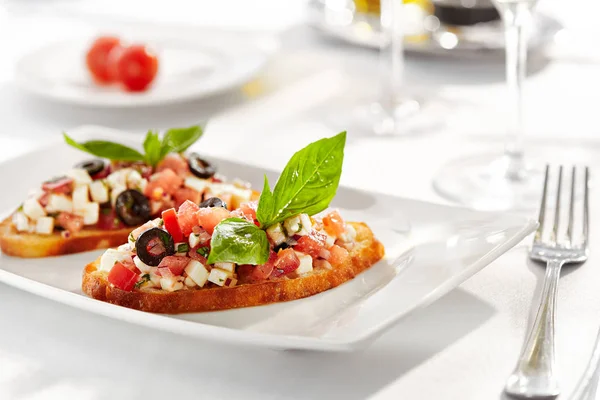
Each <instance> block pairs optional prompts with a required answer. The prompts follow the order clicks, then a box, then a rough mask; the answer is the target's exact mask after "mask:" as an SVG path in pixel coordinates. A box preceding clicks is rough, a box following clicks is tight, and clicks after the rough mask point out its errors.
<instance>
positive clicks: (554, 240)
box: [504, 166, 589, 398]
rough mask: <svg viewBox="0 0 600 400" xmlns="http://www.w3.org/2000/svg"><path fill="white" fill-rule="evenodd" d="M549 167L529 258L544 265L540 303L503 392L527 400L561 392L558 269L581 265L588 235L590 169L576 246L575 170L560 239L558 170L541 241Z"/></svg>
mask: <svg viewBox="0 0 600 400" xmlns="http://www.w3.org/2000/svg"><path fill="white" fill-rule="evenodd" d="M549 172H550V167H549V166H546V176H545V178H544V190H543V194H542V203H541V205H540V213H539V218H538V221H539V228H538V230H537V231H536V233H535V237H534V239H533V245H532V246H531V250H530V252H529V258H531V259H532V260H535V261H541V262H545V263H546V264H547V266H546V275H545V277H544V284H543V287H542V294H541V301H540V305H539V307H538V310H537V312H536V315H535V320H534V322H533V325H532V326H531V329H530V331H529V332H528V334H527V336H526V340H525V343H524V345H523V349H522V350H521V355H520V356H519V360H518V362H517V366H516V368H515V370H514V372H513V373H512V374H511V375H510V376H509V377H508V380H507V381H506V386H505V388H504V390H505V391H506V393H508V394H510V395H512V396H517V397H526V398H539V397H555V396H558V394H559V392H560V390H559V387H558V382H557V379H556V376H555V374H554V310H555V308H556V293H557V291H558V278H559V277H560V269H561V267H562V266H563V265H564V264H571V263H583V262H585V261H586V260H587V257H588V232H589V200H588V198H589V196H588V186H589V169H588V168H587V167H586V168H585V177H584V182H583V187H584V189H583V190H584V198H583V215H582V218H583V221H582V232H581V238H580V240H579V241H578V243H575V238H576V237H575V235H574V220H575V215H574V214H575V192H576V181H577V180H576V176H577V173H576V172H577V169H576V168H575V167H573V168H572V173H571V176H572V178H571V193H570V200H569V208H568V210H569V211H568V212H569V214H568V223H567V230H566V235H564V236H565V237H564V238H561V235H560V230H559V228H560V227H561V226H560V219H561V218H560V217H561V213H560V210H561V196H560V194H561V191H562V186H563V185H562V183H563V167H562V166H561V167H560V168H559V175H558V187H557V190H556V208H555V212H554V218H553V221H554V222H553V224H552V229H551V232H550V237H549V238H545V237H544V227H545V225H546V224H545V219H546V212H547V210H546V203H547V202H548V180H549Z"/></svg>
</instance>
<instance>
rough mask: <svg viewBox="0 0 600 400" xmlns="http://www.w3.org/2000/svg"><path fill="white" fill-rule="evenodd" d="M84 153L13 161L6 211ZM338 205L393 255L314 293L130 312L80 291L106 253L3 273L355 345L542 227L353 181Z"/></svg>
mask: <svg viewBox="0 0 600 400" xmlns="http://www.w3.org/2000/svg"><path fill="white" fill-rule="evenodd" d="M71 134H73V136H74V137H75V138H77V139H91V138H95V139H98V138H111V139H113V140H117V139H118V140H120V141H121V142H126V140H124V137H123V136H124V135H125V133H123V132H118V131H113V130H110V129H106V128H100V127H82V128H79V129H77V130H73V131H71ZM84 158H86V156H85V155H84V154H82V153H80V152H78V151H77V150H74V149H71V148H69V147H68V146H66V145H64V144H63V143H58V142H57V143H55V144H52V145H49V146H47V147H45V148H42V149H39V150H36V151H34V152H30V153H28V154H25V155H23V156H20V157H18V158H15V159H13V160H9V161H7V162H5V163H4V164H2V166H1V168H2V170H3V171H27V172H26V173H25V172H22V173H19V174H3V175H2V176H0V185H2V187H11V188H13V190H11V191H10V192H7V193H5V196H3V197H2V198H1V199H0V210H4V211H5V212H6V213H8V212H10V211H11V209H13V208H14V207H15V205H17V204H19V203H20V202H21V201H22V200H23V198H24V196H25V195H26V193H27V191H28V190H29V189H30V188H32V187H35V186H36V185H38V184H39V182H40V181H42V180H44V179H46V178H47V177H48V176H52V175H53V174H59V173H60V172H61V171H64V170H65V169H67V168H70V167H71V166H72V165H73V164H74V163H75V162H77V161H81V160H82V159H84ZM215 161H216V163H217V165H218V168H219V171H221V173H223V174H225V175H227V176H230V177H234V176H238V177H240V178H242V179H246V180H249V181H250V182H251V183H252V184H253V185H255V187H259V186H260V183H261V182H262V176H263V174H264V173H267V175H269V176H270V178H271V179H273V181H274V179H275V178H276V176H277V174H276V173H273V172H271V171H265V170H263V169H260V168H255V167H252V166H249V165H241V164H236V163H232V162H228V161H225V160H215ZM32 165H35V166H36V168H31V166H32ZM333 206H336V207H339V208H340V209H341V211H342V214H343V215H344V216H345V217H346V218H347V219H348V220H361V221H365V222H367V223H368V224H369V225H370V226H371V227H372V229H373V230H374V232H375V234H376V236H377V237H378V238H379V239H380V240H382V242H383V243H384V245H385V246H386V257H385V259H384V260H382V261H381V262H379V263H377V264H376V265H375V266H373V267H372V268H371V269H369V270H368V271H366V272H365V273H362V274H360V275H359V276H358V277H357V278H355V279H354V280H352V281H350V282H347V283H345V284H344V285H342V286H340V287H338V288H335V289H333V290H330V291H327V292H324V293H321V294H318V295H316V296H313V297H310V298H307V299H302V300H296V301H292V302H287V303H280V304H273V305H268V306H261V307H253V308H247V309H239V310H230V311H222V312H213V313H197V314H187V315H178V316H164V315H154V314H149V313H143V312H139V311H135V310H130V309H126V308H122V307H118V306H114V305H111V304H106V303H102V302H100V301H96V300H93V299H90V298H87V297H86V296H84V295H83V294H82V293H81V290H80V283H81V272H82V269H83V267H84V265H85V264H86V263H88V262H89V261H91V260H93V259H95V258H96V257H97V256H98V255H100V254H101V253H102V252H101V251H94V252H88V253H83V254H75V255H70V256H63V257H52V258H46V259H29V260H26V259H18V258H13V257H8V256H5V255H0V281H2V282H5V283H7V284H9V285H13V286H15V287H18V288H21V289H24V290H27V291H30V292H32V293H36V294H39V295H41V296H44V297H47V298H50V299H53V300H56V301H60V302H63V303H66V304H69V305H72V306H75V307H79V308H82V309H84V310H88V311H91V312H95V313H98V314H102V315H106V316H109V317H112V318H116V319H121V320H125V321H129V322H133V323H137V324H140V325H145V326H148V327H152V328H157V329H161V330H165V331H170V332H174V333H179V334H184V335H189V336H193V337H197V338H204V339H209V340H216V341H224V342H236V343H246V344H252V345H258V346H266V347H272V348H282V349H313V350H330V351H340V350H352V349H356V348H359V347H362V346H364V345H366V344H367V343H369V342H370V341H371V340H372V339H374V338H376V337H377V336H378V335H379V334H381V333H383V332H384V331H385V329H387V328H388V327H390V326H391V325H392V324H393V323H395V322H397V321H398V320H400V319H401V318H402V317H404V316H406V315H407V314H408V313H410V312H411V311H414V310H416V309H418V308H420V307H423V306H425V305H427V304H429V303H431V302H432V301H434V300H436V299H438V298H440V297H441V296H442V295H444V294H446V293H448V292H449V291H450V290H451V289H453V288H454V287H456V286H458V285H459V284H460V283H462V282H463V281H464V280H466V279H467V278H468V277H470V276H471V275H473V274H474V273H476V272H477V271H479V270H480V269H481V268H483V267H484V266H486V265H487V264H489V263H490V262H491V261H493V260H494V259H495V258H497V257H498V256H500V255H501V254H502V253H504V252H506V251H507V250H508V249H510V248H511V247H512V246H514V245H516V244H517V243H518V242H519V241H521V240H522V239H523V238H524V237H525V236H526V235H527V234H529V233H530V232H532V231H533V229H534V227H535V222H532V221H529V220H527V219H525V218H523V217H518V216H510V215H499V214H492V213H481V212H475V211H469V210H464V209H459V208H452V207H446V206H440V205H434V204H429V203H425V202H420V201H413V200H405V199H401V198H395V197H392V196H386V195H381V194H376V193H366V192H361V191H358V190H354V189H350V188H340V190H339V191H338V195H337V197H336V199H335V200H334V204H333ZM407 216H409V217H408V218H407Z"/></svg>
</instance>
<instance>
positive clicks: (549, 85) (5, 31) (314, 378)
mask: <svg viewBox="0 0 600 400" xmlns="http://www.w3.org/2000/svg"><path fill="white" fill-rule="evenodd" d="M123 3H124V2H117V1H106V2H103V7H104V5H105V7H104V8H103V11H98V10H97V9H96V8H97V6H96V7H94V6H93V5H91V2H87V1H79V2H74V1H53V2H49V3H42V2H27V3H24V2H16V1H4V2H0V48H1V49H2V51H3V56H2V57H1V58H0V110H2V111H1V112H0V115H1V116H2V117H1V120H2V126H1V127H0V159H6V158H8V157H13V156H15V155H16V154H20V153H22V152H25V151H27V150H29V149H31V148H33V147H36V146H40V145H42V144H43V143H44V142H46V141H49V140H53V139H55V138H56V136H57V135H58V134H59V133H60V132H61V131H62V130H68V129H69V128H72V127H75V126H77V125H81V124H89V123H94V124H102V125H108V126H112V127H117V128H123V129H127V130H129V131H131V132H132V133H133V134H140V133H141V132H143V131H144V130H146V129H147V128H149V127H152V128H166V127H170V126H177V125H179V126H183V125H185V124H188V123H194V122H196V121H198V120H199V119H202V118H207V117H209V116H210V117H211V123H210V125H209V129H208V130H207V132H208V133H207V135H206V137H205V138H204V139H203V141H205V142H206V147H205V148H206V149H207V151H208V152H210V153H211V154H213V153H214V154H215V155H224V156H231V155H235V157H238V158H241V159H242V160H243V161H247V162H250V163H253V164H259V165H262V166H265V167H272V168H281V167H282V166H283V164H284V163H285V160H287V158H288V157H289V155H290V154H291V153H292V152H293V150H294V148H297V147H298V142H309V141H311V140H313V139H314V138H317V137H322V136H325V135H331V133H332V125H331V124H330V119H328V115H329V114H328V113H330V112H331V110H333V109H334V108H332V107H331V106H332V105H338V106H339V105H344V104H345V103H344V99H347V97H349V96H348V94H349V93H355V92H358V90H359V89H358V88H362V87H368V86H373V83H374V77H373V76H372V74H369V73H368V71H372V70H373V68H375V67H376V63H377V53H376V52H373V51H371V50H366V49H358V48H353V47H351V46H347V45H343V44H340V43H338V42H335V41H332V40H327V39H324V38H323V37H321V36H319V34H317V33H316V32H314V31H313V30H311V29H310V28H309V27H307V26H306V24H305V17H306V13H305V4H304V2H302V1H293V2H292V1H288V2H277V1H256V2H243V1H231V0H229V1H223V2H208V1H204V2H195V3H194V4H195V5H194V7H196V8H195V10H194V12H190V10H189V3H184V2H183V1H171V2H169V7H168V9H167V7H166V5H165V6H163V7H162V8H161V7H158V6H156V7H155V6H153V7H150V6H142V5H141V4H142V3H143V2H139V1H138V2H127V3H126V4H123ZM217 3H218V4H217ZM588 3H591V2H589V1H586V2H584V1H572V2H566V1H551V0H548V1H545V2H544V1H542V2H541V4H540V8H542V10H540V11H544V10H545V11H547V12H551V13H553V14H554V15H556V16H559V17H560V18H561V20H562V21H563V22H564V24H565V26H567V27H568V28H572V30H571V31H569V32H574V33H573V35H579V36H577V37H579V38H580V39H578V40H577V41H576V42H575V44H568V43H567V45H564V44H563V46H555V47H553V48H550V49H547V51H546V52H544V53H540V54H537V55H535V56H534V57H532V59H531V61H530V74H529V77H528V80H527V86H526V94H527V99H526V107H527V108H526V109H527V120H526V125H527V131H528V134H529V137H530V139H531V140H530V144H531V146H532V148H533V149H535V148H537V147H538V146H555V151H556V152H557V154H559V153H560V154H562V153H565V152H569V151H570V150H569V145H570V144H572V143H575V144H582V143H585V144H586V146H587V148H588V151H589V152H592V153H591V154H593V152H594V151H595V148H594V147H595V145H596V144H598V142H597V139H596V135H597V133H598V132H597V130H598V129H597V124H596V114H597V111H596V108H597V104H600V95H599V91H598V90H597V83H598V78H597V73H598V71H599V69H598V61H599V60H600V57H598V54H597V52H596V53H594V52H593V51H592V50H591V49H590V48H584V47H582V43H586V40H587V43H589V38H590V37H592V36H591V32H592V31H591V29H593V28H590V27H593V22H594V20H593V18H594V16H597V15H598V13H597V12H596V13H594V12H593V11H594V10H591V9H590V8H586V9H585V11H584V12H582V9H580V8H577V7H575V6H574V5H576V4H578V5H580V6H583V5H584V4H585V5H586V7H592V6H594V7H596V9H595V11H600V8H598V7H597V5H592V4H588ZM284 4H285V5H284ZM567 6H568V7H567ZM232 9H235V10H237V12H232V11H231V10H232ZM588 10H590V11H588ZM133 16H135V17H136V19H137V20H138V21H140V20H144V21H152V20H157V19H158V18H160V20H161V21H162V23H164V27H163V28H164V29H182V28H183V27H186V29H187V28H190V29H192V28H193V27H198V26H207V25H218V26H220V27H226V28H235V29H243V30H246V31H247V32H249V33H248V34H252V33H254V32H257V33H258V32H259V33H261V34H263V33H265V32H267V33H273V34H277V35H279V37H280V39H281V48H280V52H279V53H277V54H276V55H274V56H273V57H272V59H271V62H270V63H269V66H268V67H267V70H266V71H265V72H264V73H263V74H262V75H261V77H260V78H259V79H258V80H257V81H256V82H255V83H254V84H255V88H258V89H257V90H256V92H257V93H258V94H255V95H253V96H251V97H248V95H247V94H243V93H242V92H241V91H233V92H230V93H227V94H225V95H220V96H218V97H215V98H212V99H209V100H204V101H196V102H192V103H188V104H183V105H178V106H169V107H162V108H159V109H138V110H113V111H111V110H97V109H90V108H81V107H75V106H65V105H61V104H54V103H50V102H46V101H43V100H40V99H38V98H35V97H32V96H30V95H28V94H26V93H23V92H22V91H21V90H20V89H19V88H18V87H17V86H16V85H15V83H14V82H13V79H12V75H13V74H12V70H13V68H14V63H15V61H16V60H17V59H18V57H19V56H20V55H21V54H23V53H24V52H26V51H28V50H30V49H31V48H33V47H35V46H39V45H40V44H43V43H45V42H46V41H49V40H54V39H57V38H63V37H68V36H69V35H74V34H78V35H79V34H81V35H85V34H90V33H92V32H94V31H96V30H98V29H100V28H103V27H104V28H106V27H107V26H111V27H115V26H119V24H123V23H127V21H128V18H133ZM248 16H251V17H252V18H249V17H248ZM192 30H193V29H192ZM596 37H597V36H596ZM570 43H573V42H570ZM503 77H504V75H503V64H502V61H501V60H484V61H481V62H472V61H462V60H450V59H440V58H431V57H415V56H412V55H409V56H407V67H406V81H407V86H408V87H409V88H413V89H414V90H419V91H420V92H421V93H426V99H427V100H428V102H426V110H427V112H428V113H430V114H428V115H431V116H433V117H435V118H440V119H441V120H443V121H444V124H443V125H442V126H440V127H439V128H436V129H434V130H431V131H430V132H427V133H426V134H423V135H419V136H413V137H410V138H392V139H389V138H388V139H381V138H373V137H361V136H358V137H353V138H352V139H351V140H349V143H348V147H347V158H346V164H345V170H344V176H343V178H342V181H343V183H344V184H347V185H352V186H356V187H360V188H363V189H367V190H377V191H384V192H387V193H392V194H396V195H399V196H405V197H411V198H418V199H423V200H428V201H434V202H443V200H442V199H441V198H439V197H438V196H437V195H436V194H435V193H434V191H433V190H432V187H431V179H432V177H433V175H434V174H435V171H436V170H437V169H438V168H440V167H441V166H442V165H443V164H444V162H446V161H447V160H449V159H452V158H454V157H458V156H461V155H467V154H473V153H481V152H486V151H490V152H499V151H501V149H502V139H503V138H502V121H503V116H504V114H503V112H502V102H501V98H502V94H503V88H504V86H503ZM350 97H351V96H350ZM324 121H327V122H324ZM284 133H285V134H284ZM276 135H280V139H279V140H278V138H277V137H275V136H276ZM290 137H294V138H295V139H297V141H296V140H295V141H294V142H292V141H291V140H289V138H290ZM223 138H226V140H223ZM259 138H269V139H273V140H269V141H268V142H269V143H270V145H269V146H264V148H263V146H260V147H259V146H256V145H255V143H257V142H259ZM248 149H251V151H248ZM274 150H276V151H274ZM534 151H535V150H534ZM573 151H575V150H573ZM32 167H35V166H32ZM1 173H9V171H5V170H2V171H1ZM389 182H393V184H392V185H390V184H389ZM592 195H593V197H592V208H593V205H594V204H595V201H594V200H595V199H596V198H597V194H596V193H595V192H593V193H592ZM596 215H597V214H596V213H593V218H594V219H593V221H592V229H593V227H594V226H596V225H598V224H599V223H600V217H596ZM599 241H600V237H599V236H598V235H593V237H592V242H591V243H592V246H591V247H592V254H591V257H590V259H589V261H588V262H587V263H586V264H585V265H583V266H582V267H579V268H569V269H566V270H565V271H564V273H563V277H562V278H561V282H560V292H559V295H558V314H557V332H556V335H557V366H558V369H559V374H560V375H559V376H560V381H561V384H562V388H563V393H565V394H568V393H569V392H570V391H571V390H572V389H573V387H574V385H575V384H576V382H577V380H578V378H579V376H580V375H581V373H582V371H583V369H584V367H585V364H586V362H587V359H588V357H589V355H590V353H591V349H592V345H593V341H594V337H595V335H596V332H597V329H598V326H599V324H598V321H600V291H598V290H597V286H598V282H600V268H597V266H596V260H597V259H598V258H597V256H596V254H595V252H594V251H593V250H594V249H595V248H597V244H600V242H599ZM440 262H443V260H440ZM543 273H544V271H543V268H542V267H540V266H538V265H534V264H531V263H529V262H526V246H525V244H522V245H520V246H517V247H516V248H514V249H513V250H512V251H510V252H509V253H507V254H505V255H504V256H502V257H501V258H500V259H498V260H497V261H495V262H494V263H492V264H491V265H490V266H488V267H487V268H485V269H484V270H483V271H481V272H480V273H478V274H477V275H476V276H474V277H473V278H471V279H469V280H468V281H467V282H465V283H464V284H463V285H461V286H460V287H459V288H457V289H455V290H454V291H452V292H451V293H450V294H448V295H447V296H445V297H444V298H442V299H441V300H439V301H437V302H436V303H434V304H433V305H431V306H430V307H428V308H426V309H424V310H422V311H419V312H418V313H415V314H413V315H412V316H410V317H409V318H407V319H406V320H404V321H402V322H401V323H399V324H398V325H396V326H395V327H394V328H393V329H391V330H390V331H388V332H387V333H386V334H385V335H383V336H382V337H381V338H380V339H378V340H377V341H376V342H375V343H374V344H373V345H372V346H371V347H369V348H368V349H366V350H364V351H361V352H357V353H352V354H321V353H310V352H276V351H271V350H264V349H256V348H244V347H240V346H232V347H227V348H223V347H222V346H219V345H218V344H215V343H211V342H206V343H203V342H199V341H197V340H192V339H188V338H185V337H179V336H175V335H171V334H167V333H162V332H158V331H152V330H147V329H144V328H141V327H138V326H134V325H130V324H127V323H124V322H120V321H115V320H111V319H108V318H105V317H100V316H96V315H91V314H88V313H85V312H83V311H79V310H77V309H73V308H70V307H68V306H64V305H61V304H58V303H55V302H52V301H48V300H45V299H42V298H39V297H36V296H34V295H31V294H29V293H25V292H22V291H19V290H17V289H14V288H11V287H8V286H5V285H2V284H0V327H1V329H0V399H105V398H106V399H138V398H139V399H141V398H162V397H167V396H169V397H172V398H183V397H187V396H194V397H195V398H197V397H206V398H249V399H252V398H256V399H261V400H264V399H282V398H290V399H292V398H294V399H317V398H344V399H363V398H374V399H383V398H396V399H398V398H402V399H442V398H445V399H463V400H470V399H473V400H475V399H476V400H481V399H498V398H503V394H502V387H503V384H504V381H505V379H506V377H507V376H508V374H509V373H510V372H511V370H512V368H513V366H514V363H515V361H516V358H517V355H518V352H519V349H520V346H521V343H522V340H523V335H524V332H525V328H526V326H527V320H528V317H529V308H530V304H531V303H532V301H536V299H537V293H538V292H539V289H540V284H541V279H542V277H543Z"/></svg>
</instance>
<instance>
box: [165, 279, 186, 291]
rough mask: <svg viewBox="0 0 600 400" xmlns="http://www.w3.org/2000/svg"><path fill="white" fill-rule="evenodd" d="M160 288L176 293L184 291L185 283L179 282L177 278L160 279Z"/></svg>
mask: <svg viewBox="0 0 600 400" xmlns="http://www.w3.org/2000/svg"><path fill="white" fill-rule="evenodd" d="M160 287H161V289H162V290H166V291H167V292H175V291H177V290H181V289H183V283H181V282H179V281H178V280H177V278H176V277H174V276H173V277H171V278H160Z"/></svg>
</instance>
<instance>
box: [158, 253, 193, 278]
mask: <svg viewBox="0 0 600 400" xmlns="http://www.w3.org/2000/svg"><path fill="white" fill-rule="evenodd" d="M189 262H190V259H189V258H187V257H182V256H166V257H165V258H163V259H162V260H161V262H160V264H158V270H159V271H161V273H162V269H163V268H168V269H169V270H170V271H171V273H172V274H173V275H175V276H178V275H181V274H182V273H183V270H184V269H185V267H187V265H188V264H189ZM163 276H164V275H163Z"/></svg>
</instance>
